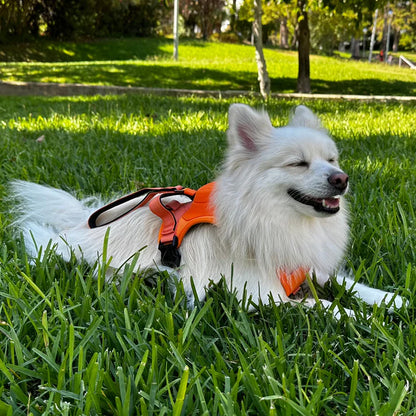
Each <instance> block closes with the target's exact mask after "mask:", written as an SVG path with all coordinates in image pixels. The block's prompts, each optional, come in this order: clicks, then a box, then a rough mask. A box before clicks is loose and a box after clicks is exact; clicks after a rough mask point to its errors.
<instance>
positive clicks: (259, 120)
mask: <svg viewBox="0 0 416 416" xmlns="http://www.w3.org/2000/svg"><path fill="white" fill-rule="evenodd" d="M228 124H229V129H228V141H229V145H230V146H237V147H243V149H245V150H249V151H250V152H254V151H256V150H257V148H258V146H259V145H261V143H264V142H267V141H268V140H270V138H271V136H272V131H273V126H272V123H271V122H270V118H269V116H268V115H267V113H266V112H258V111H256V110H253V109H252V108H251V107H249V106H248V105H245V104H232V105H231V106H230V110H229V113H228Z"/></svg>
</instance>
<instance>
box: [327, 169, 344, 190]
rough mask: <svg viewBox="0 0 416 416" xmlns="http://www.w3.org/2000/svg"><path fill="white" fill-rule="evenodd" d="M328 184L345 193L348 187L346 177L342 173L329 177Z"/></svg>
mask: <svg viewBox="0 0 416 416" xmlns="http://www.w3.org/2000/svg"><path fill="white" fill-rule="evenodd" d="M328 182H329V183H330V184H331V185H332V186H333V187H334V188H336V189H338V190H339V191H345V189H346V188H347V186H348V175H347V174H346V173H344V172H336V173H333V174H332V175H329V177H328Z"/></svg>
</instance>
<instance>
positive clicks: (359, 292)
mask: <svg viewBox="0 0 416 416" xmlns="http://www.w3.org/2000/svg"><path fill="white" fill-rule="evenodd" d="M336 281H337V283H338V284H340V285H344V284H345V288H346V289H347V290H351V289H352V291H353V292H354V294H355V296H357V297H358V298H359V299H361V300H363V301H364V302H366V303H368V304H369V305H374V304H377V305H381V304H382V303H385V304H386V305H387V306H388V308H389V311H390V312H392V311H393V310H394V309H395V308H401V307H402V305H403V304H406V303H407V301H406V300H405V299H403V298H402V297H401V296H399V295H397V294H396V293H390V292H385V291H384V290H380V289H374V288H371V287H368V286H366V285H364V284H362V283H358V282H355V281H354V280H353V279H351V278H350V277H347V276H342V275H339V276H337V277H336Z"/></svg>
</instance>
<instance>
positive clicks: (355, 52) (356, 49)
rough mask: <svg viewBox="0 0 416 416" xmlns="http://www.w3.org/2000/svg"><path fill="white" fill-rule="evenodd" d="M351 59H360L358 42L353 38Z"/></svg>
mask: <svg viewBox="0 0 416 416" xmlns="http://www.w3.org/2000/svg"><path fill="white" fill-rule="evenodd" d="M351 58H352V59H360V58H361V57H360V41H359V40H358V39H355V38H354V37H352V38H351Z"/></svg>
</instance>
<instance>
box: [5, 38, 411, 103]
mask: <svg viewBox="0 0 416 416" xmlns="http://www.w3.org/2000/svg"><path fill="white" fill-rule="evenodd" d="M172 48H173V47H172V41H171V40H168V39H164V38H161V39H143V38H137V39H120V40H117V39H112V40H101V41H96V42H90V43H71V42H59V43H57V42H46V41H39V42H37V43H30V44H26V45H0V60H3V61H4V62H0V77H1V78H0V79H1V80H2V81H11V80H13V81H39V82H64V83H65V82H75V83H85V84H100V85H121V86H126V85H131V86H141V87H159V88H163V87H165V88H184V89H203V90H248V91H257V90H258V82H257V67H256V63H255V60H254V47H253V46H248V45H236V44H225V43H215V42H202V41H189V40H184V41H181V43H180V49H179V61H178V62H175V61H173V59H172V50H173V49H172ZM265 56H266V60H267V66H268V70H269V75H270V77H271V83H272V92H293V91H295V89H296V78H297V67H298V66H297V53H296V52H293V51H281V50H279V49H274V48H267V49H265ZM407 56H408V57H410V58H413V55H411V54H407ZM311 80H312V92H314V93H342V94H364V95H367V94H369V95H416V71H412V70H410V69H408V68H399V67H397V66H388V65H384V64H377V63H373V64H369V63H367V62H357V61H350V60H348V59H342V58H336V57H324V56H316V55H312V56H311Z"/></svg>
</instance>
